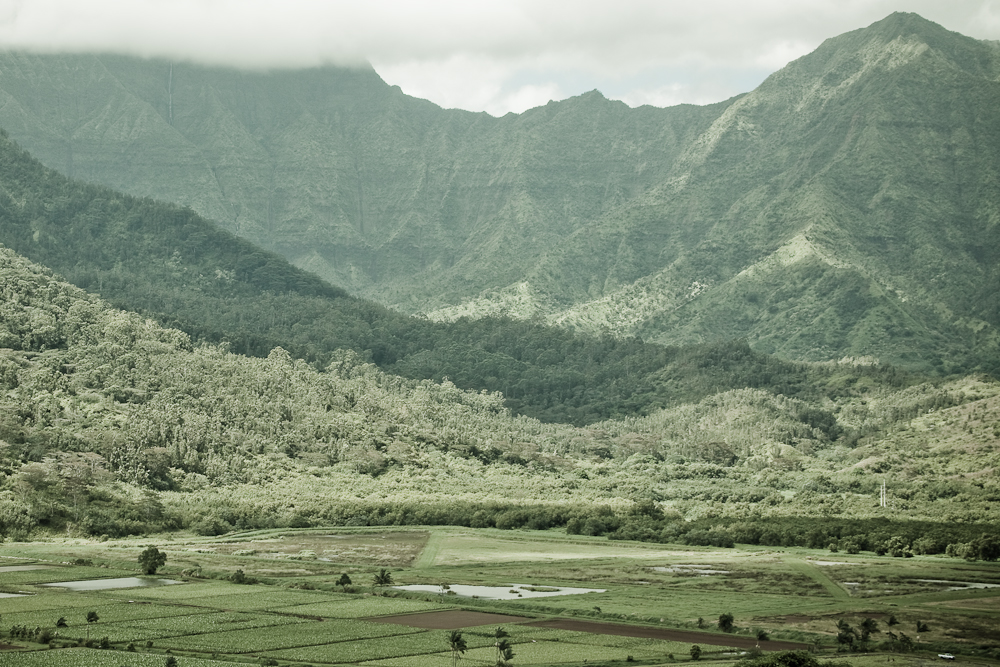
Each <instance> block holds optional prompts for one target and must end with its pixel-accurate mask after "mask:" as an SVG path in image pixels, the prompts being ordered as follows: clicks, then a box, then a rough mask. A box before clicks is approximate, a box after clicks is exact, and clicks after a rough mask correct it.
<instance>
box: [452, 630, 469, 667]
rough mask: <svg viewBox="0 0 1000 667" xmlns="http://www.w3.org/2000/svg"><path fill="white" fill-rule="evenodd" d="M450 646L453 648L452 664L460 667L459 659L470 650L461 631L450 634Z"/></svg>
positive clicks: (454, 666) (453, 631)
mask: <svg viewBox="0 0 1000 667" xmlns="http://www.w3.org/2000/svg"><path fill="white" fill-rule="evenodd" d="M448 646H449V647H450V648H451V664H452V665H453V667H458V659H459V658H461V657H462V654H463V653H465V651H466V649H467V648H468V645H467V644H466V643H465V639H464V638H463V637H462V632H461V631H460V630H452V631H451V632H450V633H449V634H448Z"/></svg>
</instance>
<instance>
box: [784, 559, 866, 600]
mask: <svg viewBox="0 0 1000 667" xmlns="http://www.w3.org/2000/svg"><path fill="white" fill-rule="evenodd" d="M785 562H786V563H787V564H788V565H789V566H790V567H793V568H795V569H796V570H798V571H799V572H801V573H802V574H804V575H806V576H807V577H809V578H810V579H812V580H813V581H815V582H816V583H817V584H819V585H820V586H822V587H823V588H824V590H826V592H827V593H829V594H830V595H832V596H833V597H834V598H835V599H837V600H850V599H851V594H850V593H848V592H847V589H845V588H844V587H843V586H841V585H840V584H838V583H837V582H836V581H834V580H833V579H831V578H830V577H828V576H827V575H826V572H824V571H823V570H822V566H820V565H813V564H812V563H810V562H809V561H805V560H802V559H801V558H786V559H785Z"/></svg>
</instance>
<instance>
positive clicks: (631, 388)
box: [0, 136, 914, 424]
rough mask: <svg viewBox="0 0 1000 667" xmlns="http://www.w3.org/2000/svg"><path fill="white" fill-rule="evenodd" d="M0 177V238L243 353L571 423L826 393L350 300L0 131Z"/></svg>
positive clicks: (722, 347) (718, 362)
mask: <svg viewBox="0 0 1000 667" xmlns="http://www.w3.org/2000/svg"><path fill="white" fill-rule="evenodd" d="M0 186H2V189H0V243H4V244H6V245H8V246H9V247H10V248H12V249H14V250H16V251H17V252H19V253H22V254H24V255H25V256H27V257H29V258H31V259H32V260H34V261H37V262H40V263H43V264H44V265H46V266H49V267H51V268H52V269H54V270H56V271H58V272H59V274H60V275H62V276H64V277H66V278H67V279H68V280H70V281H71V282H73V283H74V284H76V285H78V286H80V287H82V288H84V289H88V290H93V291H95V292H97V293H99V294H100V295H101V296H102V297H104V298H105V299H107V300H108V301H109V302H111V303H112V304H114V305H115V306H117V307H120V308H123V309H127V310H131V311H135V312H139V313H142V314H144V315H146V316H149V317H153V318H155V319H156V320H157V321H159V322H160V323H161V324H164V325H169V326H174V327H177V328H180V329H182V330H184V331H185V332H186V333H187V334H188V335H190V336H192V337H194V339H195V340H202V339H204V340H208V341H212V342H220V341H223V340H225V341H227V342H228V343H229V344H230V346H231V349H232V350H233V351H234V352H238V353H242V354H249V355H256V356H266V355H267V354H268V353H269V352H270V350H271V349H272V348H274V347H278V346H280V347H283V348H284V349H286V350H287V351H288V352H289V353H290V354H291V355H292V356H293V357H297V358H301V359H304V360H307V361H309V362H312V363H314V364H316V365H317V366H318V367H323V366H325V365H326V364H327V363H328V362H329V361H330V359H331V358H333V355H334V354H335V353H336V351H337V350H338V349H346V350H353V351H355V352H357V353H358V354H360V355H361V356H362V358H365V359H368V360H371V361H373V362H374V363H375V364H377V365H378V366H379V367H381V368H382V369H384V370H386V371H388V372H392V373H396V374H400V375H403V376H405V377H409V378H414V379H425V378H426V379H434V380H437V381H441V380H443V379H444V378H450V379H451V381H452V382H454V383H455V384H456V385H457V386H459V387H461V388H465V389H475V390H477V391H478V390H486V391H488V392H497V391H499V392H502V393H503V395H504V400H505V403H506V405H507V406H508V407H510V408H512V409H514V410H515V412H518V413H522V414H526V415H531V416H536V417H538V418H540V419H543V420H545V421H549V422H571V423H576V424H585V423H591V422H594V421H597V420H600V419H606V418H609V417H614V416H624V415H636V414H645V413H648V412H649V411H651V410H654V409H656V408H658V407H664V406H668V405H672V404H677V403H679V402H686V401H691V400H697V399H699V398H701V397H703V396H706V395H709V394H712V393H716V392H718V391H721V390H724V389H728V388H743V387H757V388H762V389H767V390H769V391H772V392H775V393H783V394H786V395H789V396H803V397H808V398H816V397H817V396H820V395H823V394H824V393H825V392H826V390H825V389H822V387H823V386H824V382H825V380H822V377H825V375H827V374H829V371H827V370H817V369H818V368H820V367H813V366H808V365H802V364H795V363H791V362H786V361H781V360H779V359H776V358H773V357H769V356H768V355H764V354H761V353H758V352H753V351H751V350H750V349H748V348H747V346H746V343H744V342H740V341H730V342H724V343H718V344H714V345H707V346H700V347H698V346H696V347H691V348H674V347H664V346H660V345H655V344H648V343H643V342H642V341H640V340H638V339H635V338H615V337H612V336H602V337H593V336H587V335H575V334H573V333H571V332H569V331H567V330H565V329H563V328H558V327H553V326H547V325H544V324H540V323H534V322H525V321H517V320H513V319H509V318H487V319H482V320H468V319H463V320H459V321H456V322H452V323H435V322H431V321H428V320H426V319H421V318H413V317H408V316H405V315H402V314H399V313H396V312H394V311H391V310H389V309H387V308H385V307H383V306H378V305H376V304H373V303H370V302H365V301H363V300H360V299H356V298H353V297H349V296H347V295H345V294H344V293H343V292H342V291H341V290H339V289H337V288H334V287H331V286H330V285H328V284H326V283H324V282H323V281H321V280H320V279H319V278H317V277H316V276H315V275H313V274H310V273H308V272H306V271H303V270H300V269H296V268H295V267H293V266H291V265H290V264H288V262H287V261H285V260H284V259H283V258H281V257H280V256H278V255H275V254H273V253H268V252H266V251H263V250H261V249H259V248H257V247H255V246H253V245H252V244H250V243H249V242H247V241H245V240H242V239H239V238H236V237H234V236H232V235H231V234H229V233H228V232H225V231H222V230H220V229H218V228H217V227H216V226H215V225H213V224H212V223H210V222H208V221H206V220H204V219H202V218H200V217H199V216H198V215H197V214H195V213H193V212H192V211H190V210H189V209H182V208H179V207H177V206H174V205H169V204H163V203H159V202H155V201H152V200H149V199H139V198H134V197H130V196H127V195H121V194H120V193H116V192H114V191H111V190H108V189H105V188H102V187H98V186H92V185H85V184H81V183H78V182H75V181H72V180H70V179H67V178H65V177H64V176H62V175H60V174H58V173H57V172H55V171H53V170H50V169H46V168H45V167H43V166H42V165H41V164H39V163H38V162H37V161H35V160H34V159H33V158H32V157H31V156H30V155H28V154H27V153H26V152H25V151H23V150H21V149H20V148H18V147H17V146H16V145H15V144H13V143H12V142H11V141H10V140H9V139H8V138H6V137H2V136H0ZM858 372H861V373H868V374H870V375H872V377H875V378H877V380H876V382H877V383H879V384H885V385H889V386H898V385H905V384H908V383H911V382H913V381H914V379H913V378H910V377H908V376H907V375H906V374H904V373H899V372H897V371H896V370H894V369H893V368H892V367H881V366H878V367H861V370H860V371H858ZM817 378H820V379H821V381H820V382H819V383H817V381H816V380H817Z"/></svg>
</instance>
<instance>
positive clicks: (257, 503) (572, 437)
mask: <svg viewBox="0 0 1000 667" xmlns="http://www.w3.org/2000/svg"><path fill="white" fill-rule="evenodd" d="M0 297H2V298H0V535H3V536H5V537H10V538H13V539H23V538H25V537H27V536H29V535H31V534H33V533H34V534H44V533H45V532H46V531H58V532H60V533H64V532H66V533H69V534H70V535H72V534H83V535H86V534H90V535H101V534H107V535H110V536H115V535H126V534H133V533H146V532H150V531H156V530H174V529H178V528H182V527H183V528H189V529H192V530H194V531H196V532H200V533H203V534H217V533H221V532H225V531H228V530H230V529H232V528H233V527H239V528H264V527H282V526H299V527H302V526H309V525H330V524H337V525H343V524H348V525H367V524H371V525H393V524H395V525H404V524H451V525H465V526H469V525H471V526H496V527H498V528H514V527H529V528H547V527H550V526H566V529H567V531H569V532H585V533H588V534H608V535H610V536H611V537H616V538H629V539H644V540H653V541H668V542H677V541H687V542H688V543H689V544H717V545H721V546H724V545H726V544H731V543H732V541H734V540H736V541H740V542H748V543H753V544H775V545H780V544H803V545H806V544H808V545H814V546H826V545H827V544H829V543H830V542H831V541H832V542H835V543H836V542H840V541H843V542H842V543H843V544H845V545H847V544H859V545H863V546H862V548H871V549H877V548H881V547H880V545H883V544H889V543H890V542H891V540H892V539H895V538H898V539H897V540H896V542H892V543H893V544H897V546H898V545H899V544H903V545H905V546H906V548H911V546H912V548H913V549H916V550H923V552H926V553H939V552H941V551H943V550H944V549H945V547H946V546H947V545H948V544H951V543H962V544H965V543H971V542H972V541H973V540H975V539H978V538H979V536H980V535H981V534H982V533H984V532H994V533H995V524H996V522H997V520H998V517H997V514H996V502H995V501H996V498H997V494H998V493H1000V489H998V487H997V483H996V478H995V475H994V474H992V473H993V471H994V470H995V468H996V466H997V465H998V463H1000V461H998V459H997V457H998V451H1000V450H998V445H1000V430H998V429H1000V385H997V383H995V382H992V381H986V380H983V379H977V378H965V379H962V380H958V381H954V382H951V383H947V384H927V383H925V384H918V385H911V386H909V387H903V388H894V387H890V386H887V385H885V384H881V385H880V384H879V383H877V382H876V381H875V378H874V377H872V376H871V375H870V374H868V373H864V372H861V371H859V370H858V369H856V368H853V367H851V366H849V365H846V364H832V365H827V367H826V368H825V371H824V373H823V374H824V376H825V377H826V378H827V384H828V385H829V386H827V387H826V388H825V391H826V393H827V396H819V397H818V398H816V399H815V400H812V401H806V400H801V399H795V398H789V397H786V396H780V395H779V396H776V395H773V394H770V393H768V392H766V391H762V390H755V389H741V390H729V391H721V392H718V393H715V394H713V395H710V396H707V397H706V398H704V399H702V400H698V401H694V402H691V403H688V404H686V405H681V406H677V407H674V408H671V409H668V410H662V411H656V412H654V413H652V414H650V415H649V416H647V417H643V418H630V419H626V420H619V421H606V422H602V423H599V424H594V425H592V426H590V427H587V428H575V427H571V426H566V425H546V424H543V423H541V422H539V421H536V420H533V419H530V418H526V417H515V416H513V415H511V413H510V412H509V411H508V410H507V409H506V408H504V407H503V404H502V400H501V397H500V396H499V395H496V394H484V393H480V392H465V391H461V390H459V389H457V388H456V387H455V386H454V385H452V384H451V383H447V382H446V383H443V384H436V383H433V382H429V381H414V380H405V379H402V378H399V377H395V376H391V375H387V374H384V373H382V372H381V371H379V370H378V369H377V368H375V367H374V366H372V365H371V364H367V363H365V362H364V361H363V359H361V358H360V357H358V355H356V354H354V353H351V352H344V353H341V354H338V355H337V356H335V357H334V358H333V359H332V360H331V362H330V363H329V364H328V365H327V366H326V367H325V368H323V369H320V370H317V369H315V368H312V367H311V366H309V365H308V364H306V363H305V362H303V361H301V360H295V359H293V358H291V357H290V355H289V354H288V353H287V352H286V351H284V350H282V349H280V348H276V349H275V350H273V351H272V352H271V353H270V354H269V355H268V356H267V357H266V358H251V357H245V356H241V355H236V354H233V353H231V352H229V351H227V350H226V349H225V347H219V346H213V345H207V346H204V345H202V346H197V345H193V344H192V343H191V340H190V338H189V337H188V336H187V335H185V334H184V333H182V332H180V331H178V330H173V329H164V328H162V327H160V326H158V325H156V324H155V323H154V322H152V321H150V320H147V319H144V318H143V317H141V316H138V315H136V314H134V313H128V312H125V311H120V310H116V309H113V308H110V307H109V306H108V305H107V304H105V303H104V302H102V301H100V300H99V299H97V298H96V297H94V296H92V295H89V294H87V293H85V292H83V291H82V290H80V289H79V288H76V287H73V286H71V285H69V284H67V283H65V282H63V281H61V280H60V279H58V278H57V277H55V276H53V275H52V274H51V272H49V271H48V270H45V269H42V268H41V267H38V266H37V265H33V264H31V263H30V262H28V261H26V260H24V259H23V258H21V257H19V256H17V255H16V254H14V253H13V252H12V251H10V250H8V249H6V248H2V249H0ZM720 365H724V364H720ZM817 370H822V369H819V368H818V369H817ZM817 388H818V387H817ZM831 395H836V396H837V397H836V398H835V399H834V398H830V397H829V396H831ZM923 434H926V436H928V437H933V440H930V441H928V439H927V438H926V437H924V435H923ZM885 478H888V479H889V484H890V489H891V497H892V504H891V506H887V507H880V506H879V504H878V501H877V498H878V487H879V485H880V483H881V481H882V480H883V479H885ZM918 539H919V540H922V541H919V542H918ZM900 541H902V542H900Z"/></svg>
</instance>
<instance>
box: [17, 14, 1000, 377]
mask: <svg viewBox="0 0 1000 667" xmlns="http://www.w3.org/2000/svg"><path fill="white" fill-rule="evenodd" d="M11 62H13V63H14V64H15V65H17V67H14V65H11ZM18 68H19V69H18ZM74 68H75V69H74ZM102 68H103V69H102ZM15 69H16V70H17V71H14V70H15ZM69 70H72V72H73V76H74V77H78V76H79V74H80V72H91V75H90V76H91V78H92V79H94V80H95V81H97V82H98V83H100V85H101V86H103V88H102V90H106V91H110V92H113V93H114V94H113V95H110V93H102V94H101V95H98V94H96V93H93V94H92V98H87V97H86V95H84V99H85V100H88V99H89V100H90V101H89V102H86V103H84V104H83V106H85V107H86V106H87V104H90V107H87V108H88V109H90V110H89V111H86V112H80V113H77V114H76V115H75V116H74V115H73V114H70V113H69V111H67V109H68V103H66V100H69V99H73V98H74V95H76V94H77V93H79V92H80V91H79V90H78V89H77V88H74V86H75V85H77V84H75V83H74V79H73V77H69V76H67V75H66V72H67V71H69ZM102 71H106V72H107V73H108V74H106V75H104V74H101V72H102ZM18 72H20V73H18ZM95 72H96V74H95ZM998 72H1000V48H998V47H997V45H995V44H991V43H985V42H980V41H977V40H974V39H971V38H968V37H964V36H961V35H958V34H957V33H952V32H949V31H947V30H945V29H944V28H942V27H941V26H938V25H936V24H933V23H931V22H929V21H926V20H925V19H922V18H920V17H919V16H917V15H915V14H902V13H897V14H893V15H890V16H889V17H887V18H886V19H883V20H882V21H879V22H876V23H875V24H873V25H872V26H869V27H867V28H862V29H859V30H855V31H852V32H849V33H845V34H844V35H840V36H838V37H833V38H830V39H828V40H826V41H825V42H823V44H822V45H821V46H820V47H819V48H818V49H816V50H815V51H814V52H813V53H811V54H808V55H806V56H803V57H802V58H799V59H797V60H795V61H793V62H792V63H790V64H789V65H788V66H786V67H785V68H783V69H781V70H779V71H778V72H776V73H775V74H773V75H771V76H770V77H769V78H768V79H767V80H765V81H764V83H762V84H761V86H759V87H758V88H757V89H756V90H754V91H751V92H748V93H746V94H743V95H740V96H737V97H734V98H733V99H731V100H727V101H725V102H720V103H717V104H714V105H708V106H705V107H694V106H679V107H671V108H669V109H657V108H653V107H640V108H637V109H629V108H628V107H627V106H626V105H624V104H623V103H621V102H614V101H610V100H607V99H605V98H604V97H603V96H602V95H600V93H598V92H591V93H587V94H585V95H582V96H579V97H576V98H572V99H570V100H564V101H562V102H552V103H550V104H547V105H545V106H542V107H537V108H535V109H530V110H528V111H526V112H525V113H523V114H508V115H506V116H504V117H502V118H493V117H491V116H488V115H487V114H474V113H471V112H464V111H458V110H443V109H440V108H438V107H436V106H435V105H433V104H432V103H430V102H426V101H423V100H416V99H414V98H410V97H407V96H406V95H404V94H403V93H402V92H401V91H399V90H398V89H394V88H392V87H389V86H387V85H386V84H385V83H384V82H383V81H381V79H380V78H378V76H377V74H375V73H374V71H372V70H350V71H348V70H344V71H341V70H336V69H333V68H325V69H324V68H319V69H314V70H308V71H298V72H281V73H269V74H262V73H234V72H232V71H225V70H221V69H218V68H216V69H212V68H200V67H193V66H189V65H174V66H171V65H170V64H169V63H157V62H144V61H137V60H134V59H128V58H121V57H114V58H107V57H103V58H92V59H91V60H87V59H77V60H74V58H73V57H71V56H61V57H51V58H42V57H27V56H16V55H11V54H7V55H5V56H3V57H0V95H2V96H3V98H2V99H3V100H4V101H3V104H2V105H0V125H4V124H8V122H9V119H10V118H17V117H18V116H17V114H16V113H14V112H15V111H16V110H17V104H22V106H23V105H24V104H26V103H25V102H23V100H26V99H29V98H30V99H36V98H35V97H31V96H30V95H29V94H28V92H30V91H28V92H25V91H26V89H27V88H31V89H32V90H35V89H37V90H38V91H41V92H38V93H37V95H39V96H42V97H44V95H42V93H44V92H45V90H47V91H48V93H46V94H47V95H48V96H49V98H53V97H55V98H58V99H62V100H63V103H62V106H61V107H59V108H61V109H62V112H60V113H64V115H66V117H65V118H63V119H62V123H63V125H64V126H66V127H69V128H71V130H72V131H70V130H65V131H64V130H59V131H61V132H63V134H61V135H60V134H59V132H57V131H56V129H58V128H56V126H57V125H58V123H56V122H55V120H53V121H52V123H51V125H52V127H53V128H56V129H45V128H44V127H39V128H35V129H34V130H31V128H27V127H26V126H24V121H23V119H21V121H22V122H21V126H19V127H17V128H15V130H12V131H11V134H12V136H14V137H15V138H17V139H18V140H19V141H20V142H21V143H22V144H23V145H25V147H26V148H28V149H29V150H31V151H33V152H39V154H40V156H41V157H42V159H43V161H47V163H48V164H50V166H57V167H59V165H58V164H53V160H54V161H56V162H61V163H62V168H64V169H69V170H72V171H75V172H77V173H79V174H80V175H81V176H83V177H84V178H90V179H94V180H102V179H103V181H102V182H108V181H115V182H113V183H108V184H110V185H112V186H114V187H121V188H123V189H124V190H126V191H132V192H136V191H137V190H143V189H144V188H145V189H146V190H147V191H146V192H141V194H145V195H153V196H159V197H162V198H165V199H168V200H171V201H177V202H180V203H182V204H188V205H191V206H193V207H194V208H195V209H196V210H198V211H199V212H201V213H203V214H205V215H208V217H210V218H213V219H217V220H218V221H219V222H220V223H221V224H222V225H223V226H224V227H226V228H227V229H230V230H231V231H235V232H236V233H238V234H240V235H243V236H246V237H248V238H250V239H252V240H255V241H257V242H259V243H262V244H263V245H264V246H265V247H267V248H269V249H271V250H274V251H277V252H279V253H280V254H282V255H284V256H285V257H286V258H289V259H290V260H291V261H292V262H293V263H295V264H296V265H298V266H301V267H304V268H307V269H309V270H311V271H313V272H315V273H316V274H318V275H320V276H322V277H324V278H325V279H327V280H329V281H331V282H333V283H335V284H338V285H340V286H343V287H345V288H347V289H348V290H349V291H351V292H352V293H356V294H361V295H364V296H369V297H373V298H376V299H377V300H378V301H380V302H381V303H384V304H389V305H391V306H393V307H395V308H397V309H399V310H402V311H404V312H411V313H414V312H424V313H427V314H428V315H429V317H431V319H440V320H453V319H455V318H456V317H460V316H469V317H477V316H480V315H481V314H483V313H490V314H507V315H510V316H515V317H536V318H538V317H541V318H545V319H546V320H547V321H549V322H552V323H556V324H559V325H561V326H567V327H569V328H572V329H575V330H579V331H583V332H587V333H598V334H600V333H605V334H611V335H615V336H634V335H637V336H640V337H642V338H643V339H645V340H649V341H655V342H659V343H664V344H668V345H677V344H690V343H702V342H711V341H717V340H725V339H731V338H746V339H747V340H749V341H750V343H751V344H752V345H754V346H755V347H756V348H758V349H760V350H762V351H765V352H769V353H775V354H779V355H781V356H783V357H785V358H789V359H800V360H811V361H818V360H825V359H836V358H840V357H842V356H865V355H874V356H878V357H880V358H882V359H884V360H885V361H887V362H889V363H893V364H901V365H903V366H906V367H909V368H914V369H919V370H921V371H924V372H927V371H933V372H944V373H947V372H951V371H953V370H961V369H975V368H980V369H984V370H991V371H994V372H995V371H996V370H997V369H998V368H1000V354H998V350H1000V341H998V336H997V333H996V328H997V326H998V325H1000V304H998V300H997V299H996V298H995V294H996V293H997V292H998V291H1000V269H998V268H997V266H998V265H1000V239H998V237H997V231H996V221H997V220H998V219H1000V206H998V205H997V202H996V198H995V196H994V192H995V182H996V180H997V176H998V175H1000V164H998V160H997V157H996V156H997V155H998V154H1000V136H998V132H997V130H996V128H997V126H998V125H1000V123H998V122H997V118H996V115H997V112H996V111H995V110H996V109H997V108H1000V89H998V84H997V80H996V79H997V73H998ZM112 74H113V76H112ZM29 75H30V76H29ZM18 77H20V78H18ZM25 78H27V79H29V80H30V81H34V80H40V81H45V82H47V83H46V84H45V85H44V86H43V85H41V84H39V85H34V84H32V85H33V86H34V88H32V86H29V85H28V84H27V83H23V80H25ZM105 79H113V81H105ZM18 82H22V83H18ZM46 86H47V88H46ZM43 88H44V90H43ZM84 92H85V91H84ZM33 94H34V93H33ZM109 95H110V96H109ZM49 98H45V99H49ZM109 99H110V100H112V102H108V100H109ZM36 101H37V100H36ZM15 102H16V103H17V104H15ZM102 104H103V106H102ZM55 106H59V105H55ZM51 113H52V114H55V115H58V114H56V112H55V111H52V112H51ZM110 118H113V119H114V123H112V122H111V121H110V120H106V119H110ZM168 121H169V122H168ZM101 123H105V125H102V124H101ZM105 126H108V127H113V128H118V129H116V130H115V132H117V134H115V133H113V132H111V131H110V130H108V131H107V132H106V133H105V134H100V132H101V131H103V129H102V128H105ZM60 127H62V126H60ZM29 130H31V131H29ZM166 135H169V136H170V137H174V138H175V139H176V140H177V142H179V143H178V146H179V148H178V149H177V150H176V151H175V150H173V149H172V148H170V146H172V145H173V144H171V143H170V142H166V143H162V142H160V143H158V141H157V140H156V139H157V137H160V136H166ZM103 137H108V138H109V141H108V142H103V143H102V141H98V139H99V138H103ZM56 139H58V141H56ZM181 139H183V141H181ZM112 140H113V141H112ZM46 142H47V143H46ZM60 142H62V143H60ZM36 146H37V147H38V148H40V149H43V150H40V151H36ZM116 151H117V152H116ZM161 155H162V156H163V157H162V159H161ZM67 156H69V157H70V158H72V159H71V160H67ZM101 156H104V157H101ZM116 156H118V157H116ZM88 160H90V161H89V162H88ZM101 160H104V162H103V163H102V162H101ZM116 160H117V162H116ZM102 165H103V166H102ZM190 165H193V166H190ZM140 167H141V168H140ZM88 169H89V170H90V171H88ZM102 170H103V171H102ZM143 173H146V174H150V175H147V176H143V175H142V174H143ZM136 174H138V175H136ZM152 174H155V178H154V177H153V176H152ZM130 178H132V179H133V180H132V181H131V182H128V180H129V179H130ZM156 188H158V190H157V191H155V192H153V191H152V190H154V189H156ZM800 237H801V239H803V240H801V241H800V240H796V239H799V238H800ZM802 243H805V244H806V245H807V246H808V247H809V248H812V250H813V252H812V254H808V253H807V255H802V256H801V257H799V258H798V259H797V260H796V261H793V262H790V263H782V261H779V259H775V260H774V261H770V262H769V260H768V259H767V258H768V257H770V256H771V255H773V254H774V253H779V255H780V256H781V257H785V258H787V257H790V256H793V255H795V253H791V255H789V252H790V251H789V248H790V247H791V246H789V244H792V245H795V244H798V245H802ZM796 247H798V246H796ZM803 247H805V246H803ZM823 258H825V259H826V260H829V261H823ZM762 262H763V263H765V264H767V266H769V267H770V268H769V269H768V271H766V272H763V273H756V274H754V275H750V274H746V273H743V272H744V271H746V270H748V269H749V268H750V267H753V266H755V265H761V266H764V264H761V263H762ZM768 262H769V263H768ZM788 285H797V286H798V287H797V288H796V289H797V290H798V291H797V292H795V291H794V290H789V289H788Z"/></svg>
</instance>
